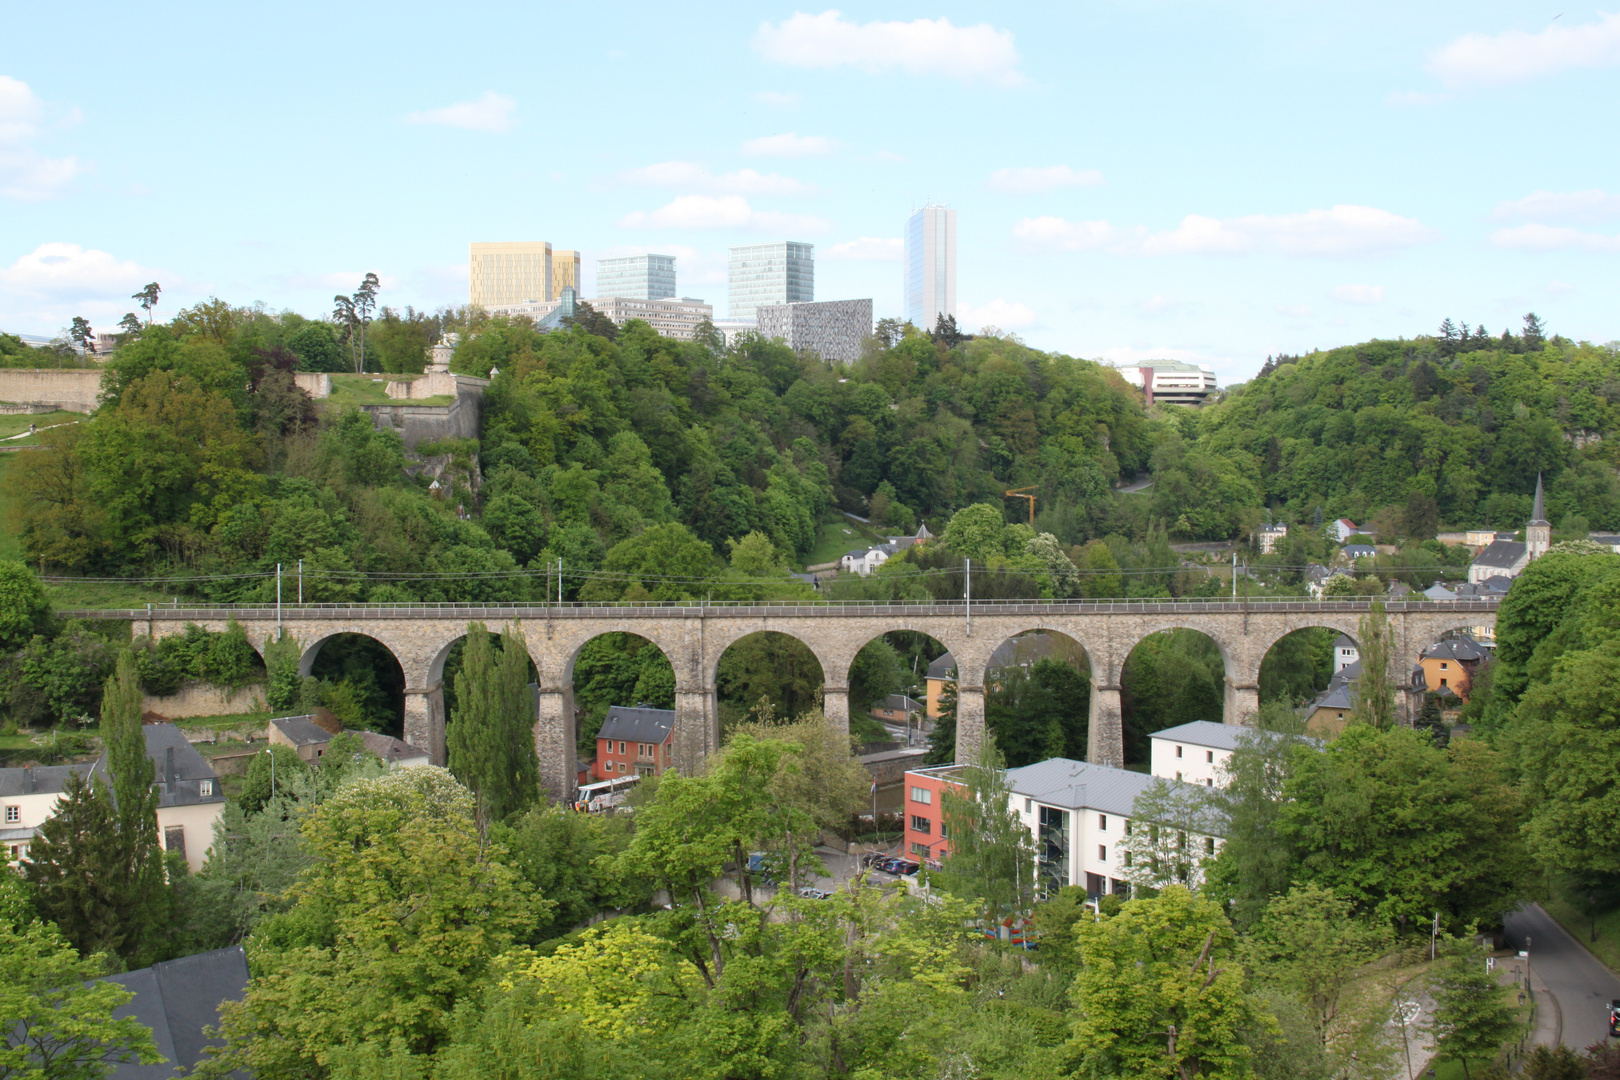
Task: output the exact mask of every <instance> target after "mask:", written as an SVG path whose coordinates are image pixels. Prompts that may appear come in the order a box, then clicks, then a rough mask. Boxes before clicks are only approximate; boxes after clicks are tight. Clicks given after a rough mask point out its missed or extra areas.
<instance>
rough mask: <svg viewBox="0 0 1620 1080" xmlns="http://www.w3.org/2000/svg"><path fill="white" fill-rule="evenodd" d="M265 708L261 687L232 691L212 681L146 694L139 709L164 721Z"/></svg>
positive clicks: (262, 709)
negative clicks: (168, 692)
mask: <svg viewBox="0 0 1620 1080" xmlns="http://www.w3.org/2000/svg"><path fill="white" fill-rule="evenodd" d="M265 707H266V706H265V704H264V687H263V686H259V685H253V686H244V687H242V688H241V689H240V690H232V689H231V688H230V687H228V686H215V685H214V684H212V683H187V684H186V685H184V686H182V687H180V689H178V690H176V691H175V692H174V693H172V694H164V695H162V696H159V695H157V694H147V695H146V700H145V702H144V703H143V704H142V705H141V711H142V712H149V713H156V714H157V715H158V716H161V717H163V718H164V719H166V720H182V719H184V718H186V717H188V716H228V715H230V714H231V713H246V712H264V710H265Z"/></svg>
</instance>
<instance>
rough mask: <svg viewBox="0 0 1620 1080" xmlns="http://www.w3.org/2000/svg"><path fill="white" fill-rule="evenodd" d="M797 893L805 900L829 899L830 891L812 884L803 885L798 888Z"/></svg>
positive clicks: (830, 897) (830, 896)
mask: <svg viewBox="0 0 1620 1080" xmlns="http://www.w3.org/2000/svg"><path fill="white" fill-rule="evenodd" d="M799 895H800V896H802V897H804V898H805V899H806V900H831V899H832V893H830V892H827V891H826V890H825V889H818V888H816V887H814V886H813V885H805V886H803V887H801V888H800V889H799Z"/></svg>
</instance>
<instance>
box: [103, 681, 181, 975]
mask: <svg viewBox="0 0 1620 1080" xmlns="http://www.w3.org/2000/svg"><path fill="white" fill-rule="evenodd" d="M144 700H145V695H144V692H143V691H142V689H141V678H140V673H139V670H138V668H137V667H136V662H135V654H134V652H133V651H131V650H129V649H125V650H124V651H123V652H121V653H119V655H118V661H117V664H116V665H115V667H114V669H113V673H112V675H111V676H110V677H108V679H107V686H106V689H105V690H104V691H103V693H102V696H101V738H102V742H103V743H104V744H105V745H106V747H107V773H108V776H109V778H110V779H111V781H112V796H113V804H114V806H115V807H116V809H117V811H118V835H119V837H120V839H121V841H122V843H123V848H124V859H125V874H126V875H127V883H128V887H129V904H128V907H127V908H126V910H125V918H126V919H128V920H129V922H130V929H131V935H132V938H133V940H134V942H136V943H143V942H145V940H146V939H147V934H148V932H149V931H151V930H155V929H156V928H157V927H158V926H160V925H162V923H163V922H164V920H165V918H166V917H167V910H166V908H167V903H168V886H167V883H166V881H165V879H164V873H163V847H162V845H161V844H160V842H159V837H158V823H157V808H158V787H157V785H156V784H155V783H154V781H155V780H156V776H155V771H156V770H155V769H154V768H153V765H152V759H151V757H149V756H148V755H147V752H146V734H145V732H144V731H143V730H142V725H141V706H142V704H143V703H144Z"/></svg>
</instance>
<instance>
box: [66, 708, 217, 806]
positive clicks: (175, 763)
mask: <svg viewBox="0 0 1620 1080" xmlns="http://www.w3.org/2000/svg"><path fill="white" fill-rule="evenodd" d="M141 734H142V735H144V736H145V737H146V756H147V757H148V758H149V759H151V762H152V769H153V777H152V780H153V782H154V783H156V784H157V785H158V791H159V795H158V805H159V806H197V805H200V804H203V803H222V802H224V801H225V793H224V792H223V791H221V790H220V787H221V785H220V783H219V774H218V773H216V772H215V771H214V767H213V766H212V765H210V764H208V759H207V758H205V757H203V756H202V755H201V754H199V753H198V752H197V748H196V747H195V746H192V745H191V743H189V742H187V741H186V733H185V732H183V731H181V730H180V729H179V728H178V727H176V726H175V725H173V724H142V725H141ZM91 775H92V776H101V777H105V776H107V755H106V754H102V755H101V757H100V758H99V759H97V761H96V763H95V765H93V766H91ZM204 780H208V781H211V782H212V786H213V793H212V794H210V795H204V794H203V793H202V782H203V781H204Z"/></svg>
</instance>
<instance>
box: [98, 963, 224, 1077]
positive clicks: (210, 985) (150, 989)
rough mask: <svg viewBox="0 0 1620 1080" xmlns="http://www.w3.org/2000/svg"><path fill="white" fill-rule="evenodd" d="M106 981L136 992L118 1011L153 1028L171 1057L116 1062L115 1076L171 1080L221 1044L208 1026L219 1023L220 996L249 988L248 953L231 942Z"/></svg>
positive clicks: (118, 1014) (163, 1051) (160, 1045)
mask: <svg viewBox="0 0 1620 1080" xmlns="http://www.w3.org/2000/svg"><path fill="white" fill-rule="evenodd" d="M103 981H105V982H110V983H117V984H118V985H120V986H123V987H125V988H126V989H129V990H133V991H134V992H135V996H134V997H133V998H131V999H130V1000H129V1001H128V1002H126V1003H125V1004H124V1006H123V1007H122V1008H121V1009H119V1010H118V1011H117V1012H115V1013H113V1016H114V1017H117V1018H120V1019H121V1018H123V1017H126V1016H132V1017H134V1018H135V1019H136V1020H138V1021H140V1022H141V1023H142V1024H145V1025H146V1026H147V1027H149V1028H151V1029H152V1041H153V1042H155V1043H156V1044H157V1049H158V1053H160V1054H162V1055H163V1056H164V1057H166V1058H168V1059H169V1060H168V1061H167V1062H165V1063H163V1064H161V1065H141V1064H138V1063H131V1064H126V1065H119V1066H116V1067H115V1068H114V1069H113V1071H112V1074H111V1077H110V1080H169V1078H170V1077H176V1076H179V1075H181V1071H182V1070H190V1069H191V1067H192V1066H194V1065H196V1064H197V1062H198V1061H200V1060H201V1059H202V1056H203V1048H204V1047H206V1046H219V1045H221V1044H222V1042H223V1040H220V1039H208V1038H204V1036H203V1028H204V1027H210V1026H218V1024H219V1006H220V1003H221V1002H223V1001H240V1000H241V999H242V998H243V996H244V995H245V994H246V992H247V983H248V969H247V959H246V957H244V956H243V955H242V947H241V946H240V945H232V946H231V947H230V948H227V949H216V950H215V951H213V952H206V953H198V954H197V955H195V956H183V957H181V958H180V959H178V960H166V961H164V962H163V963H161V964H154V965H152V966H151V967H149V968H141V969H140V970H139V971H130V972H126V973H125V974H123V975H113V976H111V977H109V978H107V979H105V980H103Z"/></svg>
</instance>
